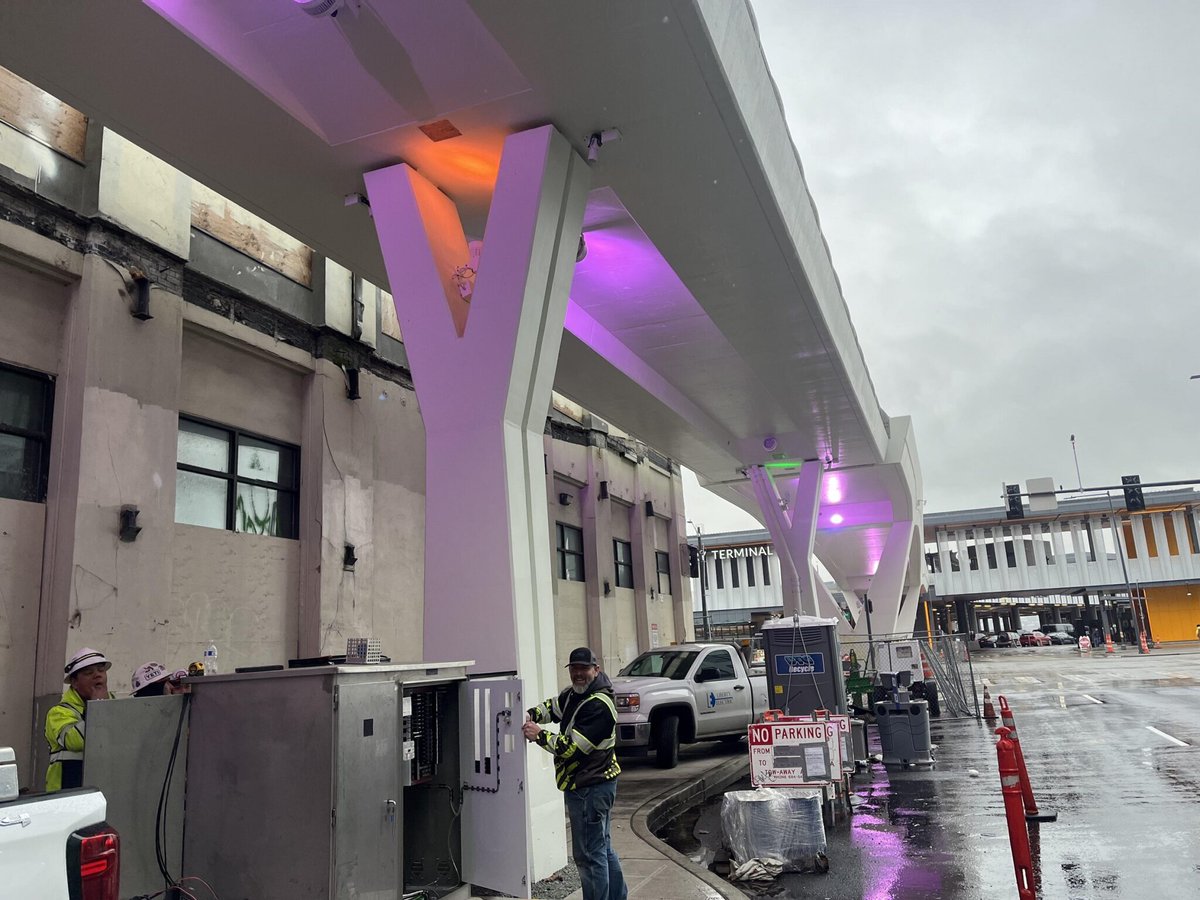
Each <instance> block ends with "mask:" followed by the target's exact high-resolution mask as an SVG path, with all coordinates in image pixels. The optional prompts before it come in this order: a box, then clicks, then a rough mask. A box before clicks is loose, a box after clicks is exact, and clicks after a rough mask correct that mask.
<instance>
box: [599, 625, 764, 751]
mask: <svg viewBox="0 0 1200 900" xmlns="http://www.w3.org/2000/svg"><path fill="white" fill-rule="evenodd" d="M612 682H613V691H614V693H615V694H616V698H617V750H618V751H629V750H634V751H642V750H646V749H648V748H653V749H654V754H655V757H654V758H655V763H656V764H657V765H658V766H659V768H663V769H673V768H674V767H675V766H676V765H677V764H678V762H679V745H680V744H681V743H683V744H691V743H695V742H696V741H711V740H722V741H737V740H740V739H741V738H743V737H745V735H746V729H747V728H748V727H749V726H750V725H752V724H753V723H755V722H757V721H758V719H759V718H760V717H761V716H762V714H763V712H764V711H765V710H766V709H767V708H768V704H767V679H766V676H765V675H751V674H750V672H749V671H747V669H746V663H745V662H744V661H743V659H742V655H741V653H739V652H738V650H737V648H736V647H734V646H733V645H731V644H679V645H677V646H673V647H664V648H662V649H661V650H649V651H647V652H646V653H643V654H642V655H641V656H639V657H638V658H637V659H635V660H634V661H633V662H631V663H630V664H629V665H627V666H626V667H625V668H623V669H622V670H621V672H620V674H619V675H618V676H617V677H616V678H614V679H613V680H612Z"/></svg>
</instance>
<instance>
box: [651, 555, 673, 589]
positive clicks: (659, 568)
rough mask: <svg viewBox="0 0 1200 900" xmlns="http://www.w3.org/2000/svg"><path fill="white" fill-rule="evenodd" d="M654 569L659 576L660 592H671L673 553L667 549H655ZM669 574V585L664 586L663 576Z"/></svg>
mask: <svg viewBox="0 0 1200 900" xmlns="http://www.w3.org/2000/svg"><path fill="white" fill-rule="evenodd" d="M654 571H655V574H656V575H657V576H658V592H659V593H660V594H667V595H668V596H670V594H671V554H670V553H668V552H667V551H665V550H655V551H654ZM664 575H666V576H667V586H666V588H665V589H664V588H663V576H664Z"/></svg>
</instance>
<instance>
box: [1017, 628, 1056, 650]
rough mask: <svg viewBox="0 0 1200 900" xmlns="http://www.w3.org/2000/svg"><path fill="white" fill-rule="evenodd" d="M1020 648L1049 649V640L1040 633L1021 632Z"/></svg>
mask: <svg viewBox="0 0 1200 900" xmlns="http://www.w3.org/2000/svg"><path fill="white" fill-rule="evenodd" d="M1021 646H1022V647H1049V646H1050V638H1049V637H1048V636H1047V635H1044V634H1042V633H1041V632H1040V631H1022V632H1021Z"/></svg>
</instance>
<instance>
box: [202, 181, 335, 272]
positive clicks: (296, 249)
mask: <svg viewBox="0 0 1200 900" xmlns="http://www.w3.org/2000/svg"><path fill="white" fill-rule="evenodd" d="M192 227H193V228H196V229H198V230H199V231H203V232H204V233H205V234H208V235H211V236H212V237H215V238H216V239H217V240H218V241H220V242H221V243H223V244H228V245H229V246H230V247H232V248H233V249H235V250H237V251H239V252H241V253H245V254H246V255H247V256H249V257H250V258H251V259H257V260H258V261H259V262H261V263H262V264H263V265H265V266H267V267H268V268H270V269H274V270H275V271H276V272H279V273H280V274H281V275H284V276H286V277H288V278H290V279H291V280H292V281H295V282H296V283H297V284H302V285H304V286H305V287H312V265H313V251H312V248H311V247H309V246H307V245H306V244H304V243H302V242H301V241H298V240H296V238H294V237H292V236H291V235H289V234H288V233H287V232H285V231H283V230H282V229H279V228H276V227H275V226H274V225H271V224H270V223H269V222H267V221H265V220H263V219H261V218H259V217H258V216H256V215H254V213H252V212H250V211H249V210H247V209H243V208H242V207H240V206H238V205H237V204H236V203H234V202H233V201H232V200H227V199H226V198H224V197H222V196H221V195H220V194H218V193H217V192H216V191H214V190H211V189H210V188H207V187H205V186H204V185H202V184H199V183H193V185H192Z"/></svg>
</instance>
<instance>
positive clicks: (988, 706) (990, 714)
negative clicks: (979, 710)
mask: <svg viewBox="0 0 1200 900" xmlns="http://www.w3.org/2000/svg"><path fill="white" fill-rule="evenodd" d="M983 717H984V718H985V719H987V720H988V721H989V722H995V721H996V707H995V706H994V705H993V704H992V694H991V692H990V691H989V690H988V689H987V685H986V684H985V685H984V686H983Z"/></svg>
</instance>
